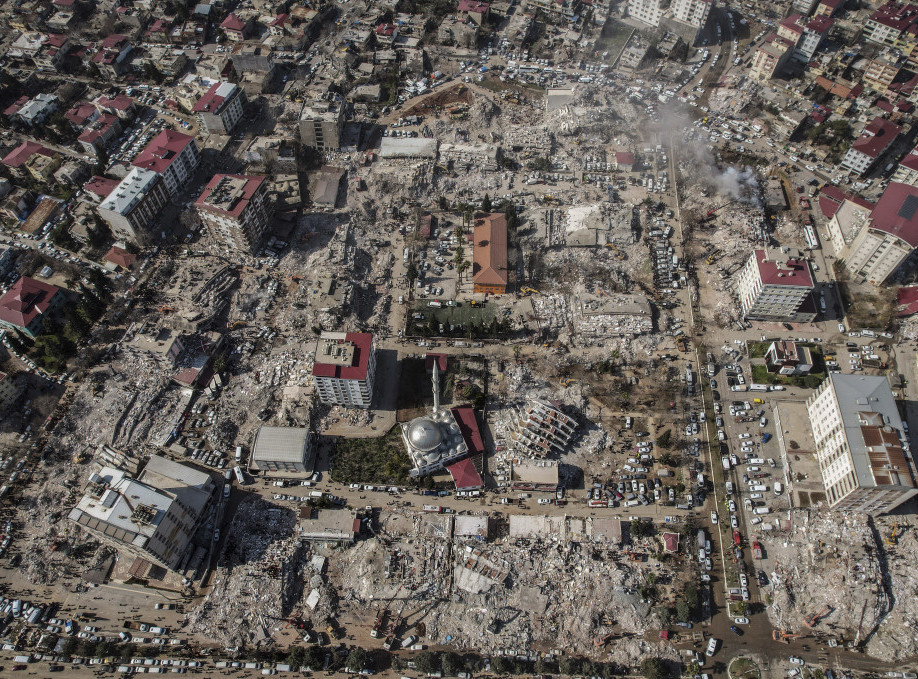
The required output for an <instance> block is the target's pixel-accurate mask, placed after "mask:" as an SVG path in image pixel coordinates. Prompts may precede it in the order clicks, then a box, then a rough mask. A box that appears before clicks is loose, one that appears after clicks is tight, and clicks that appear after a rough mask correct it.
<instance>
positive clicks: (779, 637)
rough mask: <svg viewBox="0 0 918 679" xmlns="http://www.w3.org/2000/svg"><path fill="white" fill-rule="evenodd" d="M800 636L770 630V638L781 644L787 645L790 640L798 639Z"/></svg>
mask: <svg viewBox="0 0 918 679" xmlns="http://www.w3.org/2000/svg"><path fill="white" fill-rule="evenodd" d="M801 636H802V635H800V634H792V633H791V632H788V631H787V630H780V629H776V630H772V632H771V638H772V639H774V640H775V641H778V642H780V643H782V644H789V643H790V640H792V639H799V638H800V637H801Z"/></svg>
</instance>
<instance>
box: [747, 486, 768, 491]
mask: <svg viewBox="0 0 918 679" xmlns="http://www.w3.org/2000/svg"><path fill="white" fill-rule="evenodd" d="M749 490H750V491H752V492H753V493H764V492H765V491H766V490H768V486H763V485H757V486H749Z"/></svg>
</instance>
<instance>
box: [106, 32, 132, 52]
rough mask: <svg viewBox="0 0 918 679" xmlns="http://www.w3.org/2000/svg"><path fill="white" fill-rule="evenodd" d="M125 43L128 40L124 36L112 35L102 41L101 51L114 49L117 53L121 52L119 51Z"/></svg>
mask: <svg viewBox="0 0 918 679" xmlns="http://www.w3.org/2000/svg"><path fill="white" fill-rule="evenodd" d="M127 41H128V39H127V36H126V35H118V34H117V33H112V34H111V35H110V36H108V37H107V38H105V40H103V41H102V49H107V50H115V49H116V50H118V51H121V49H122V48H123V47H124V43H126V42H127Z"/></svg>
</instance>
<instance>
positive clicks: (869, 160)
mask: <svg viewBox="0 0 918 679" xmlns="http://www.w3.org/2000/svg"><path fill="white" fill-rule="evenodd" d="M901 131H902V127H900V126H899V125H896V124H895V123H891V122H890V121H888V120H886V119H885V118H879V117H877V118H874V119H873V120H872V121H870V124H869V125H867V127H865V128H864V131H863V132H862V133H861V136H860V137H858V138H857V139H855V140H854V143H852V144H851V148H849V149H848V152H847V153H846V154H845V157H844V158H842V161H841V166H842V167H844V168H846V169H848V170H850V171H852V172H855V173H857V174H863V173H864V172H867V171H868V170H869V169H870V168H871V167H873V166H874V164H876V162H877V160H878V159H879V158H880V156H882V155H883V154H884V153H886V151H887V149H889V147H890V146H892V145H893V143H894V142H895V141H896V139H897V138H898V137H899V133H900V132H901Z"/></svg>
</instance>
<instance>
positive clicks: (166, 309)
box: [156, 305, 175, 314]
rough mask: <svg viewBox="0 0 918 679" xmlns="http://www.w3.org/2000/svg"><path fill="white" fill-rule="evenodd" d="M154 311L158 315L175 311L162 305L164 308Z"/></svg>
mask: <svg viewBox="0 0 918 679" xmlns="http://www.w3.org/2000/svg"><path fill="white" fill-rule="evenodd" d="M156 310H157V311H158V312H159V313H161V314H164V313H167V312H169V311H175V308H174V307H171V306H165V305H164V306H161V307H157V308H156Z"/></svg>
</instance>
